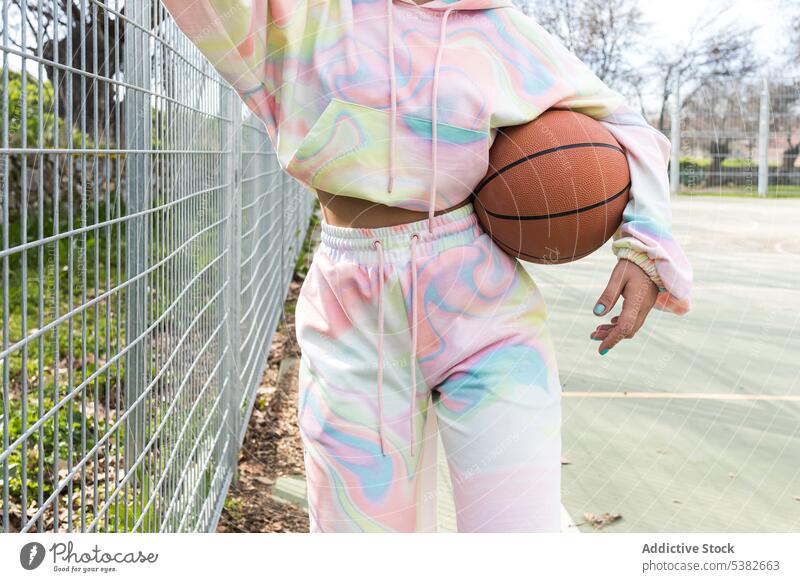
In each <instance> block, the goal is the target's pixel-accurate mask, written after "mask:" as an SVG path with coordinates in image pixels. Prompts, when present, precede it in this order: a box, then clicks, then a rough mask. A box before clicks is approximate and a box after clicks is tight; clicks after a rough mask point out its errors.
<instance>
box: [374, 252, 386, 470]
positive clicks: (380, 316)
mask: <svg viewBox="0 0 800 582" xmlns="http://www.w3.org/2000/svg"><path fill="white" fill-rule="evenodd" d="M372 246H373V247H375V248H376V249H377V250H378V437H379V438H380V441H381V454H382V455H385V454H386V450H385V448H384V445H383V272H384V264H383V263H384V260H383V245H381V241H379V240H376V241H373V243H372Z"/></svg>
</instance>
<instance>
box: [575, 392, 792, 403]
mask: <svg viewBox="0 0 800 582" xmlns="http://www.w3.org/2000/svg"><path fill="white" fill-rule="evenodd" d="M561 394H562V396H568V397H571V398H681V399H694V400H779V401H785V402H800V395H792V394H786V395H780V394H713V393H704V392H685V393H677V392H599V391H598V392H574V391H565V392H562V393H561Z"/></svg>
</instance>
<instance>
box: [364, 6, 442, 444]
mask: <svg viewBox="0 0 800 582" xmlns="http://www.w3.org/2000/svg"><path fill="white" fill-rule="evenodd" d="M392 2H393V0H386V10H387V31H386V34H387V36H388V42H389V46H388V49H389V86H390V94H391V102H392V107H391V126H390V130H389V183H388V186H387V190H388V191H389V192H391V191H392V188H393V186H394V173H395V141H396V135H397V78H396V76H395V59H394V27H393V22H392V9H393V4H392ZM452 10H453V8H447V9H446V10H445V11H444V14H443V15H442V22H441V27H440V29H439V44H438V46H437V49H436V61H435V62H434V66H433V88H432V93H433V94H432V96H431V142H432V143H431V150H432V151H431V156H432V158H433V171H432V176H431V191H430V199H429V208H428V232H430V233H433V215H434V212H435V211H436V174H437V160H436V157H437V151H436V142H437V134H436V110H437V105H438V98H439V66H440V64H441V62H442V52H443V50H444V41H445V38H446V33H447V17H448V16H449V15H450V12H451V11H452ZM418 240H419V235H418V234H416V233H415V234H413V235H412V236H411V397H410V401H411V402H410V405H409V413H408V416H409V424H410V428H411V456H413V455H414V449H415V448H416V442H415V439H416V430H415V422H414V420H415V416H416V415H415V412H416V409H415V405H416V397H417V363H416V358H417V249H416V246H417V241H418ZM372 246H373V247H374V248H375V249H376V250H377V251H378V302H379V303H378V319H379V322H378V435H379V438H380V443H381V454H382V455H385V454H386V449H385V445H384V430H383V424H384V423H383V420H384V418H383V363H384V362H383V340H384V338H383V331H384V322H383V314H384V306H383V278H384V273H385V258H384V254H383V245H382V244H381V241H380V240H375V241H373V243H372Z"/></svg>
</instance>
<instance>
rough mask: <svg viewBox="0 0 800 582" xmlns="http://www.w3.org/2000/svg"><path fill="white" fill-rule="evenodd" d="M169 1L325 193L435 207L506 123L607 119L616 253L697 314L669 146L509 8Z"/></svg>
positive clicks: (320, 0) (291, 166)
mask: <svg viewBox="0 0 800 582" xmlns="http://www.w3.org/2000/svg"><path fill="white" fill-rule="evenodd" d="M162 2H163V3H164V5H165V6H166V7H167V9H168V10H169V12H170V13H171V15H172V16H173V17H174V19H175V20H176V21H177V23H178V26H179V27H180V28H181V29H182V30H183V31H184V33H185V34H186V35H187V36H188V37H189V38H190V39H191V40H192V41H193V42H194V43H195V44H196V45H197V46H198V47H199V49H200V50H201V51H202V52H203V53H204V54H205V55H206V56H207V57H208V59H209V60H210V61H211V63H212V64H213V65H214V67H215V68H216V69H217V70H218V71H219V73H220V74H221V75H222V76H223V77H224V78H225V79H226V80H227V81H228V82H229V83H230V84H231V85H232V86H233V88H234V89H235V90H236V92H237V93H238V94H239V95H240V96H241V98H242V99H243V100H244V102H245V103H246V104H247V105H248V107H249V108H250V109H251V110H252V111H254V112H255V114H256V115H258V116H259V117H260V118H261V119H262V120H263V121H264V123H265V124H266V127H267V131H268V133H269V137H270V139H271V141H272V144H273V146H274V148H275V151H276V153H277V157H278V161H279V163H280V165H281V167H282V168H283V169H285V170H286V171H287V172H288V173H289V174H290V175H292V176H293V177H295V178H296V179H297V180H299V181H300V182H302V183H304V184H306V185H307V186H309V187H311V188H314V189H318V190H323V191H326V192H330V193H333V194H337V195H343V196H353V197H356V198H361V199H364V200H369V201H373V202H378V203H381V204H386V205H389V206H397V207H401V208H408V209H412V210H427V211H428V212H429V213H430V214H432V213H433V212H434V211H435V210H440V209H444V208H448V207H450V206H453V205H455V204H457V203H459V202H461V201H462V200H464V198H466V197H468V196H469V195H470V194H471V192H472V189H473V187H474V186H475V185H476V184H477V183H478V182H479V181H480V179H481V178H482V177H483V176H484V175H485V173H486V171H487V169H488V152H489V148H490V146H491V145H492V143H493V141H494V138H495V135H496V131H497V128H499V127H504V126H509V125H517V124H521V123H526V122H528V121H531V120H533V119H535V118H536V117H538V116H539V115H540V114H541V113H542V112H544V111H545V110H547V109H549V108H567V109H571V110H574V111H579V112H581V113H585V114H587V115H590V116H592V117H594V118H595V119H598V120H599V121H600V122H601V123H603V125H604V126H605V127H606V128H608V129H609V130H610V131H611V133H612V134H613V135H614V137H615V138H616V139H617V141H618V142H619V143H620V144H621V145H622V146H623V148H624V150H625V152H626V156H627V159H628V163H629V166H630V171H631V190H630V201H629V203H628V205H627V207H626V208H625V213H624V218H623V224H622V226H621V227H620V229H619V230H618V231H617V232H616V233H615V235H614V240H613V243H612V248H613V251H614V253H615V254H616V255H617V257H619V258H626V259H629V260H632V261H634V262H635V263H637V264H638V265H640V266H641V267H642V268H644V270H645V271H646V272H647V273H648V274H649V275H650V277H651V278H652V279H653V280H654V281H655V282H656V284H657V285H658V286H659V288H660V292H659V297H658V303H657V307H659V308H660V309H666V310H669V311H672V312H674V313H678V314H682V313H685V312H686V311H687V310H688V309H689V305H690V300H689V292H690V288H691V282H692V270H691V266H690V264H689V262H688V260H687V259H686V256H685V255H684V253H683V251H682V250H681V249H680V247H679V246H678V244H677V243H676V241H675V240H674V238H673V236H672V234H671V212H670V206H669V183H668V178H667V164H668V162H669V155H670V143H669V140H667V138H666V137H664V135H662V134H661V133H660V132H658V131H657V130H655V129H654V128H653V127H651V126H650V125H649V124H648V123H647V121H646V120H645V119H644V118H643V117H642V115H641V114H640V113H639V112H638V111H636V110H635V109H633V108H632V107H630V106H629V105H628V104H627V103H626V102H625V99H624V97H623V96H622V95H620V94H619V93H618V92H616V91H614V90H612V89H610V88H609V87H607V86H606V85H605V84H604V83H603V82H602V81H601V80H600V79H599V78H598V77H597V76H596V75H595V74H593V73H592V71H591V70H590V69H589V68H588V67H587V66H586V65H585V64H584V63H583V62H581V61H580V59H578V58H577V57H576V56H575V55H574V54H572V53H571V52H569V51H568V50H567V49H566V48H565V47H564V46H563V45H562V44H561V43H560V42H559V41H558V40H557V39H556V38H555V37H553V36H552V35H550V34H549V33H548V32H547V31H545V30H544V29H543V28H542V27H541V26H540V25H539V24H538V23H537V22H536V21H535V20H533V19H532V18H530V17H528V16H526V15H525V14H524V13H522V12H521V11H520V10H519V9H518V8H516V7H515V6H514V5H513V4H512V3H511V0H432V1H430V2H427V3H425V4H423V5H416V4H415V3H414V2H413V0H162Z"/></svg>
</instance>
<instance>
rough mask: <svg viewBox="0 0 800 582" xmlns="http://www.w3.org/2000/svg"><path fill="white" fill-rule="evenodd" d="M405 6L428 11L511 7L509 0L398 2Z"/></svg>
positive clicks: (511, 3) (408, 0)
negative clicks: (410, 5)
mask: <svg viewBox="0 0 800 582" xmlns="http://www.w3.org/2000/svg"><path fill="white" fill-rule="evenodd" d="M398 1H399V2H405V3H406V4H413V5H415V6H418V7H419V8H427V9H430V10H447V9H448V8H450V9H453V10H485V9H487V8H505V7H508V6H513V5H514V3H513V2H512V1H511V0H431V1H430V2H426V3H424V4H417V3H416V2H414V0H398Z"/></svg>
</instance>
